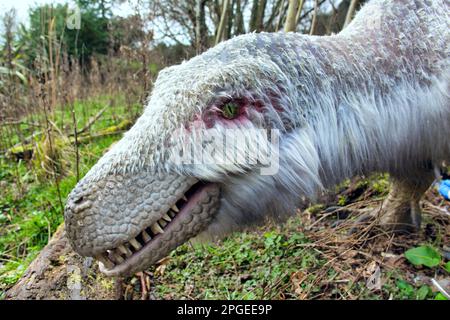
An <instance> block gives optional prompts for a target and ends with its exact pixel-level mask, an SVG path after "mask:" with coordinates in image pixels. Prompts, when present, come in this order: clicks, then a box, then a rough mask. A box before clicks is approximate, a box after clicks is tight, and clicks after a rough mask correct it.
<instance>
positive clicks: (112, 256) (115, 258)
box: [109, 252, 125, 263]
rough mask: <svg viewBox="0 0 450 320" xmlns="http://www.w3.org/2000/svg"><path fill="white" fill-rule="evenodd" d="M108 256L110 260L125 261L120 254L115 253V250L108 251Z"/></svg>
mask: <svg viewBox="0 0 450 320" xmlns="http://www.w3.org/2000/svg"><path fill="white" fill-rule="evenodd" d="M109 257H110V258H111V259H112V260H114V261H116V262H117V263H122V262H124V261H125V260H124V259H123V258H122V257H121V256H119V255H118V254H116V253H115V252H110V253H109Z"/></svg>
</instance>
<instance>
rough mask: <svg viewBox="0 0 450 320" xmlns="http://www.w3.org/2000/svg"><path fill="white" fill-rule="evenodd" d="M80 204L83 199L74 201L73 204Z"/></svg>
mask: <svg viewBox="0 0 450 320" xmlns="http://www.w3.org/2000/svg"><path fill="white" fill-rule="evenodd" d="M81 202H83V197H79V198H78V199H76V200H75V201H74V202H73V203H75V204H80V203H81Z"/></svg>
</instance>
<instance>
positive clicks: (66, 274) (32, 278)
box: [5, 224, 118, 300]
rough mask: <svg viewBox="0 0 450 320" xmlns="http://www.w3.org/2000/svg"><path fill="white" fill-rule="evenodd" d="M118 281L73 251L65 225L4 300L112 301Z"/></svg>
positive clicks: (92, 261)
mask: <svg viewBox="0 0 450 320" xmlns="http://www.w3.org/2000/svg"><path fill="white" fill-rule="evenodd" d="M115 281H116V280H115V279H113V278H107V277H106V276H104V275H103V274H102V273H101V272H100V271H99V270H98V265H97V262H96V261H94V260H93V259H92V258H86V257H81V256H80V255H78V254H77V253H76V252H74V251H73V250H72V248H71V247H70V244H69V242H68V240H67V238H66V235H65V231H64V225H63V224H62V225H61V226H59V228H58V229H57V231H56V232H55V234H54V235H53V237H52V239H51V240H50V242H49V243H48V244H47V246H45V247H44V249H42V251H41V252H40V253H39V255H38V256H37V258H36V259H35V260H34V261H33V262H32V263H31V264H30V266H29V267H28V269H27V270H26V271H25V273H24V275H23V276H22V278H21V279H20V280H19V281H18V282H17V283H16V284H15V285H14V286H13V287H12V288H11V289H9V290H8V291H7V292H6V297H5V298H6V299H7V300H29V299H36V300H54V299H64V300H110V299H116V298H118V294H117V290H116V286H115Z"/></svg>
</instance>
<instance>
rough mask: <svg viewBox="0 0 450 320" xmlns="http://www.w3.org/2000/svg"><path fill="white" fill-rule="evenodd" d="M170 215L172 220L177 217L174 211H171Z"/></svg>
mask: <svg viewBox="0 0 450 320" xmlns="http://www.w3.org/2000/svg"><path fill="white" fill-rule="evenodd" d="M168 214H169V216H170V217H171V218H173V217H175V212H173V211H172V210H169V212H168Z"/></svg>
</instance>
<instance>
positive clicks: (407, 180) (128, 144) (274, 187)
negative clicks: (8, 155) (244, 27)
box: [65, 0, 450, 275]
mask: <svg viewBox="0 0 450 320" xmlns="http://www.w3.org/2000/svg"><path fill="white" fill-rule="evenodd" d="M449 9H450V4H449V2H448V1H445V0H436V1H413V0H396V1H393V0H372V1H370V2H369V3H368V4H367V5H365V6H364V7H363V8H362V9H361V11H360V12H359V13H358V14H357V16H356V17H355V19H354V20H353V22H352V23H351V24H350V25H349V26H348V27H347V28H346V29H344V30H343V31H342V32H341V33H339V34H337V35H332V36H324V37H316V36H305V35H301V34H296V33H287V34H285V33H259V34H254V33H253V34H247V35H242V36H239V37H236V38H234V39H231V40H228V41H226V42H223V43H221V44H219V45H218V46H216V47H214V48H212V49H210V50H208V51H207V52H205V53H203V54H202V55H199V56H197V57H195V58H193V59H191V60H189V61H187V62H184V63H182V64H180V65H177V66H172V67H169V68H166V69H164V70H163V71H161V72H160V74H159V76H158V79H157V81H156V83H155V86H154V89H153V92H152V94H151V96H150V98H149V100H148V104H147V106H146V109H145V111H144V113H143V115H142V116H141V117H140V118H139V119H138V121H137V122H136V124H135V125H134V126H133V128H131V129H130V131H129V132H127V133H126V134H125V136H124V137H123V139H122V140H121V141H120V142H119V143H118V144H116V145H115V146H114V147H113V148H112V149H111V150H110V151H109V152H108V153H107V154H105V155H104V156H103V157H102V159H100V160H99V162H98V163H97V164H96V165H95V166H94V167H93V168H92V169H91V171H90V172H89V173H88V174H87V175H86V176H85V177H84V178H83V180H82V181H80V183H79V184H78V185H77V186H76V188H75V189H74V190H73V191H72V193H71V195H70V196H69V199H68V203H67V206H66V211H65V221H66V228H67V232H68V236H69V239H70V240H71V243H72V246H73V247H74V249H75V250H76V251H77V252H79V253H80V254H82V255H86V256H95V257H97V258H98V259H99V260H101V261H102V263H103V271H104V272H105V273H107V274H110V275H125V274H130V273H132V272H136V271H139V270H142V269H144V268H145V267H147V266H148V265H150V264H152V263H155V262H156V261H157V260H159V259H161V258H162V257H164V256H166V255H167V254H168V253H169V252H170V251H171V250H173V249H174V248H175V247H177V246H178V245H180V244H182V243H184V242H185V241H187V240H189V239H190V238H192V237H196V236H197V237H199V238H216V237H220V236H223V235H225V234H227V233H229V232H231V231H235V230H242V229H243V228H246V227H248V226H250V225H255V224H261V223H263V222H264V221H265V220H266V219H267V218H274V219H278V218H280V219H283V218H284V217H286V216H288V215H289V214H291V213H293V212H295V208H296V207H297V206H298V205H299V203H300V201H301V199H302V198H307V199H314V197H315V196H316V195H317V194H318V193H319V192H321V191H323V190H325V189H327V188H329V187H332V186H333V185H335V184H336V183H339V182H341V181H342V180H343V179H345V178H348V177H352V176H355V175H359V174H368V173H371V172H380V171H383V172H389V173H390V174H391V175H392V176H393V177H394V179H396V181H397V183H396V184H395V185H396V186H397V187H395V188H394V189H393V193H394V194H392V195H391V196H390V197H388V200H389V203H390V207H391V208H393V209H392V210H391V211H389V214H387V215H386V216H385V217H386V219H385V220H386V221H385V222H386V223H393V222H394V224H395V223H400V224H401V223H407V224H408V223H410V224H413V225H414V226H416V227H417V225H418V224H419V223H420V219H419V218H418V217H417V215H420V212H418V211H417V207H418V206H417V203H418V201H419V199H420V196H421V194H422V193H423V191H424V190H422V189H424V185H426V187H428V186H429V183H430V181H429V180H430V178H429V176H430V174H429V170H430V168H432V167H433V166H434V165H438V164H439V163H440V162H441V161H442V160H444V159H448V158H449V155H450V138H449V137H450V98H449V93H448V92H449V78H450V59H449V47H448V44H449V43H450V36H449V31H448V30H449V27H450V18H449ZM230 105H231V106H232V107H233V108H234V109H236V110H237V111H236V113H235V114H233V115H232V116H229V115H226V116H225V113H224V110H225V108H230ZM227 129H233V130H234V131H235V132H237V133H238V135H239V133H240V135H241V136H245V137H246V138H247V139H248V140H250V144H251V145H252V144H253V145H256V144H258V143H259V142H260V140H259V139H260V138H261V137H259V136H257V135H252V134H251V133H250V132H253V131H251V130H252V129H262V130H277V131H278V132H279V144H278V145H277V148H276V150H275V147H274V146H273V145H269V148H274V150H272V151H273V152H274V153H276V154H277V155H278V159H279V166H278V171H277V172H276V173H274V174H272V175H261V174H260V172H259V171H258V170H257V169H258V165H257V164H255V163H252V164H249V163H247V162H245V163H244V162H234V163H227V164H223V163H215V162H214V161H209V162H208V163H207V164H189V165H179V164H176V165H175V164H173V163H172V162H171V161H170V159H173V158H174V156H176V153H177V152H178V151H179V150H180V147H181V146H185V145H187V144H189V143H191V144H192V143H196V142H195V141H196V140H195V139H194V137H196V136H197V135H198V134H199V132H207V133H215V134H218V135H221V134H223V133H224V132H225V131H226V130H227ZM175 133H176V134H175ZM201 148H202V147H201ZM239 148H240V146H239V145H238V149H239ZM426 187H425V189H426ZM398 190H400V191H398ZM411 190H420V192H410V191H411ZM408 193H411V194H410V196H408ZM399 195H400V196H399ZM174 205H175V207H174ZM177 211H178V212H177ZM399 212H400V214H397V213H399ZM414 216H415V217H414ZM399 217H400V218H399Z"/></svg>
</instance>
